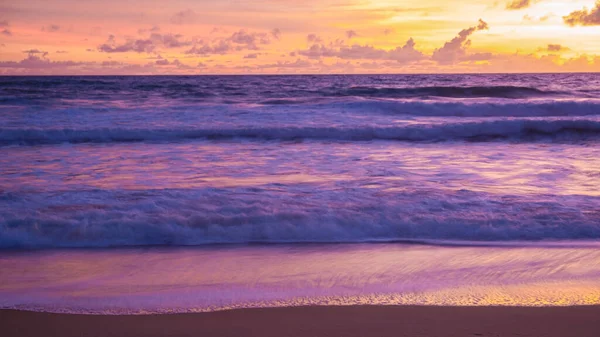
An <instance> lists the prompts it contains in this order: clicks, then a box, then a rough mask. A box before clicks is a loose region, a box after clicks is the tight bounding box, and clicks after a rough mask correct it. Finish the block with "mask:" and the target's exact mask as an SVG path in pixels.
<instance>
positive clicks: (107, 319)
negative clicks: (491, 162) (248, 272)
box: [0, 306, 600, 337]
mask: <svg viewBox="0 0 600 337" xmlns="http://www.w3.org/2000/svg"><path fill="white" fill-rule="evenodd" d="M598 317H600V306H582V307H537V308H534V307H436V306H348V307H325V306H323V307H321V306H313V307H288V308H265V309H241V310H230V311H219V312H211V313H195V314H172V315H169V314H166V315H137V316H105V315H74V314H54V313H41V312H27V311H17V310H0V325H1V326H2V331H3V332H2V335H3V336H5V337H29V336H45V337H53V336H57V337H58V336H60V337H70V336H78V337H87V336H111V337H119V336H124V337H125V336H127V337H135V336H145V337H152V336H178V337H183V336H262V337H268V336H277V337H281V336H288V337H293V336H298V337H304V336H336V337H337V336H348V337H350V336H423V337H430V336H445V337H451V336H495V337H498V336H521V337H525V336H532V337H533V336H535V337H540V336H544V337H553V336H556V337H566V336H577V337H585V336H590V337H592V336H593V337H596V336H599V335H600V324H598Z"/></svg>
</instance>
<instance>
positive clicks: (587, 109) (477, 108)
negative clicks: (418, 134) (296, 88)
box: [318, 99, 600, 117]
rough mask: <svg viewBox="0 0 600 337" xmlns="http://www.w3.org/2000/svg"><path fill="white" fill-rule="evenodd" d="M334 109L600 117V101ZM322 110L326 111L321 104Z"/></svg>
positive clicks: (373, 103)
mask: <svg viewBox="0 0 600 337" xmlns="http://www.w3.org/2000/svg"><path fill="white" fill-rule="evenodd" d="M329 105H330V107H332V108H344V109H350V110H356V111H358V112H360V113H373V112H376V113H382V114H394V115H408V116H420V117H575V116H596V115H600V102H598V101H594V100H579V101H535V102H531V101H529V102H518V103H516V102H512V103H493V102H486V103H481V102H477V103H468V102H467V103H465V102H416V101H401V100H378V99H377V100H376V99H372V100H364V99H359V100H352V101H345V102H334V103H329ZM318 107H319V108H326V106H325V105H319V106H318Z"/></svg>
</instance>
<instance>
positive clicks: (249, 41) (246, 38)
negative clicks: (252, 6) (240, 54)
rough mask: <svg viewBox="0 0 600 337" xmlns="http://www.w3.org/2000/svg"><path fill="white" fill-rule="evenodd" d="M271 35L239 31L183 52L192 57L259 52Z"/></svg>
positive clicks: (267, 42)
mask: <svg viewBox="0 0 600 337" xmlns="http://www.w3.org/2000/svg"><path fill="white" fill-rule="evenodd" d="M272 33H273V32H271V33H269V34H267V33H264V32H247V31H246V30H244V29H241V30H239V31H237V32H234V33H233V34H231V35H230V36H229V37H224V38H218V39H216V40H213V41H212V43H208V42H204V41H199V43H196V44H194V46H193V47H192V48H191V49H189V50H187V51H185V53H186V54H194V55H213V54H219V55H223V54H228V53H230V52H235V51H242V50H260V46H261V45H268V44H270V43H271V36H272Z"/></svg>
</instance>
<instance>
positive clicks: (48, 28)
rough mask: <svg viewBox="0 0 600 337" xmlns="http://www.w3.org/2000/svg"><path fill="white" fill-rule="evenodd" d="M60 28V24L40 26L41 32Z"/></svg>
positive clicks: (52, 31) (51, 31)
mask: <svg viewBox="0 0 600 337" xmlns="http://www.w3.org/2000/svg"><path fill="white" fill-rule="evenodd" d="M59 30H60V26H59V25H50V26H47V27H46V26H44V27H42V31H43V32H49V33H54V32H58V31H59Z"/></svg>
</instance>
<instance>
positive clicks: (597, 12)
mask: <svg viewBox="0 0 600 337" xmlns="http://www.w3.org/2000/svg"><path fill="white" fill-rule="evenodd" d="M563 21H564V22H565V23H566V24H567V25H569V26H598V25H600V1H596V5H595V6H594V8H592V9H591V10H588V9H587V8H585V7H584V8H583V9H582V10H580V11H574V12H572V13H571V14H569V15H567V16H563Z"/></svg>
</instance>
